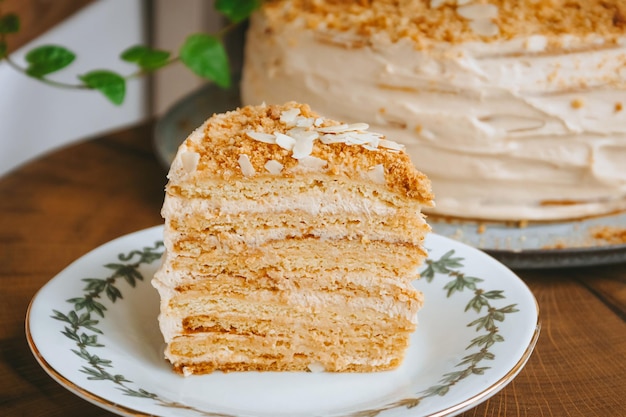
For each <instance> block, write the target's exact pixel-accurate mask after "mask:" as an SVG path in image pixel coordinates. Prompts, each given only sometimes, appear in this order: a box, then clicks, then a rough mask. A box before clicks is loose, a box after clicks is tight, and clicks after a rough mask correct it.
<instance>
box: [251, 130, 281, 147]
mask: <svg viewBox="0 0 626 417" xmlns="http://www.w3.org/2000/svg"><path fill="white" fill-rule="evenodd" d="M246 135H248V137H249V138H251V139H254V140H257V141H259V142H263V143H270V144H272V145H273V144H275V143H276V136H274V135H272V134H270V133H265V132H255V131H254V130H247V131H246Z"/></svg>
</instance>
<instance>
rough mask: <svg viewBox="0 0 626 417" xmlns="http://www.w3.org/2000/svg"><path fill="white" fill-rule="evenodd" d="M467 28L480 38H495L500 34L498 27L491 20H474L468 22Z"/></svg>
mask: <svg viewBox="0 0 626 417" xmlns="http://www.w3.org/2000/svg"><path fill="white" fill-rule="evenodd" d="M469 27H470V29H472V30H473V31H474V33H476V34H477V35H480V36H496V35H497V34H498V33H500V27H498V25H496V24H495V23H493V22H492V21H491V19H476V20H472V21H470V22H469Z"/></svg>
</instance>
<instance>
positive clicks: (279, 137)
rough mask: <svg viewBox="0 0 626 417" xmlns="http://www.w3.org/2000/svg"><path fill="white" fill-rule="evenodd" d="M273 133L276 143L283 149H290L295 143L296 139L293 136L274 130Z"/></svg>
mask: <svg viewBox="0 0 626 417" xmlns="http://www.w3.org/2000/svg"><path fill="white" fill-rule="evenodd" d="M274 135H275V136H276V144H277V145H278V146H280V147H281V148H283V149H286V150H288V151H290V150H292V149H293V147H294V145H295V144H296V140H295V139H294V138H292V137H291V136H288V135H285V134H284V133H280V132H275V133H274Z"/></svg>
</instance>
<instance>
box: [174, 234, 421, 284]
mask: <svg viewBox="0 0 626 417" xmlns="http://www.w3.org/2000/svg"><path fill="white" fill-rule="evenodd" d="M207 240H208V241H207ZM229 243H230V242H229ZM173 245H174V247H173V248H169V247H168V248H167V249H168V252H169V253H171V254H174V253H175V254H178V255H179V256H177V257H175V258H173V259H172V260H171V267H172V268H173V269H181V270H188V271H191V272H192V273H193V274H197V275H216V274H221V273H228V274H231V275H242V276H246V274H247V273H248V272H249V271H257V270H265V269H281V270H283V271H287V272H291V271H297V270H302V271H306V272H307V273H311V274H314V273H316V272H320V271H333V270H338V271H350V270H363V269H369V270H370V271H371V273H372V274H373V275H377V274H379V275H383V276H389V274H392V275H396V276H399V277H414V278H417V276H418V274H417V268H418V267H419V266H420V265H421V264H422V262H423V260H424V256H425V251H424V250H423V249H422V248H421V246H419V245H412V244H399V243H389V242H383V241H370V242H367V243H364V242H362V241H357V240H345V239H343V240H322V239H318V238H315V237H306V238H301V239H285V240H278V241H270V242H267V243H265V244H263V245H260V246H256V247H249V246H247V245H246V244H245V243H237V244H229V246H225V245H224V246H221V245H219V244H215V242H214V241H213V239H205V240H204V241H198V240H197V239H196V240H193V239H190V240H185V241H183V240H179V241H177V242H175V243H173ZM166 246H167V245H166Z"/></svg>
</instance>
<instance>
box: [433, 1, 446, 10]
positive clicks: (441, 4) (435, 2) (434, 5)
mask: <svg viewBox="0 0 626 417" xmlns="http://www.w3.org/2000/svg"><path fill="white" fill-rule="evenodd" d="M444 4H446V0H430V8H431V9H438V8H440V7H441V6H443V5H444Z"/></svg>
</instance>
